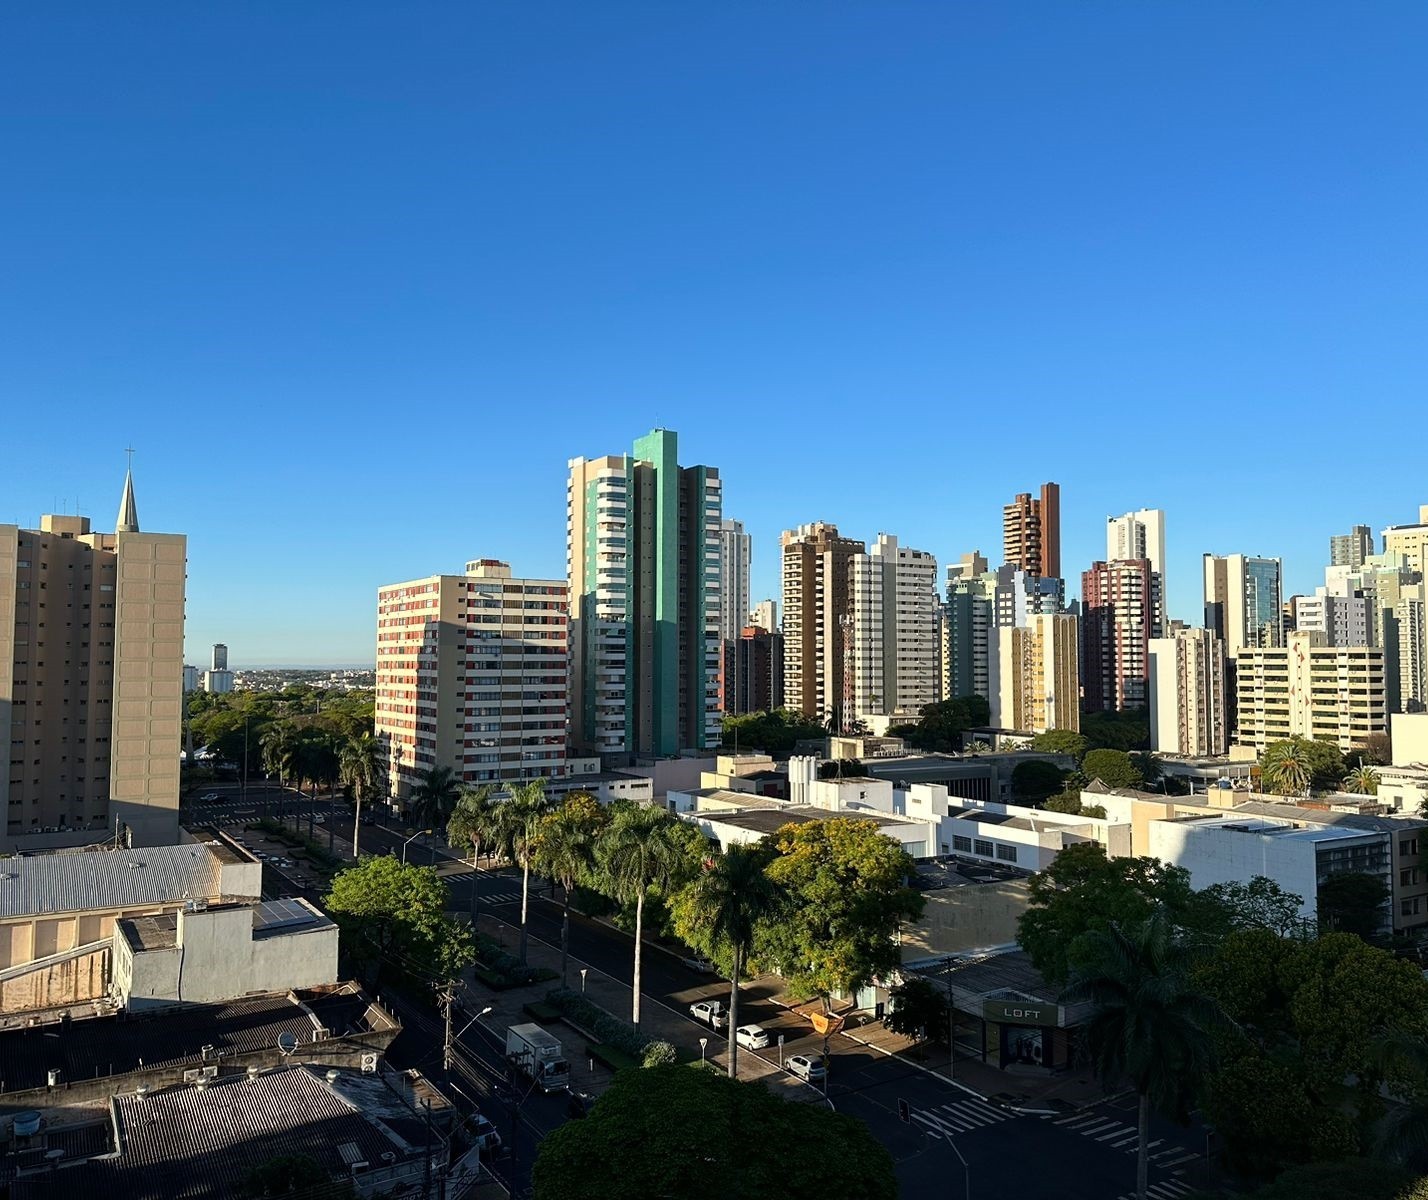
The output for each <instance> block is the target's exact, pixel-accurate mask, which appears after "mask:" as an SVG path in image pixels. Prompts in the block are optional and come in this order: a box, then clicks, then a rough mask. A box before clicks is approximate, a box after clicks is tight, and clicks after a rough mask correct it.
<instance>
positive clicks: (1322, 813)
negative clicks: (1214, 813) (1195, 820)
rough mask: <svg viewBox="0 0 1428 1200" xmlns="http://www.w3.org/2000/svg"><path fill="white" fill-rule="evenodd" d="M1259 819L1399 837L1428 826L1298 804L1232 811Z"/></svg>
mask: <svg viewBox="0 0 1428 1200" xmlns="http://www.w3.org/2000/svg"><path fill="white" fill-rule="evenodd" d="M1229 811H1230V813H1231V814H1234V813H1249V814H1252V815H1254V816H1260V817H1277V818H1279V819H1280V820H1284V821H1301V822H1304V823H1306V824H1311V825H1312V824H1319V825H1332V826H1339V825H1342V826H1343V827H1345V828H1346V829H1361V830H1367V831H1370V832H1374V833H1400V832H1407V831H1409V830H1414V829H1422V828H1424V827H1425V826H1428V820H1425V819H1424V818H1422V817H1415V816H1410V815H1407V814H1405V815H1404V816H1401V817H1394V816H1379V815H1376V814H1373V813H1346V812H1334V811H1333V810H1332V809H1324V808H1304V807H1302V806H1300V805H1297V804H1271V803H1266V802H1265V801H1263V800H1247V801H1246V802H1245V803H1244V804H1236V805H1235V806H1234V808H1232V809H1230V810H1229Z"/></svg>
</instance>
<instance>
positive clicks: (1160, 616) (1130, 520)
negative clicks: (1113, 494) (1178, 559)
mask: <svg viewBox="0 0 1428 1200" xmlns="http://www.w3.org/2000/svg"><path fill="white" fill-rule="evenodd" d="M1135 558H1143V559H1146V560H1147V561H1148V562H1149V563H1150V569H1151V570H1152V571H1154V572H1155V573H1156V575H1158V576H1159V579H1160V582H1159V583H1158V585H1157V586H1156V594H1157V596H1158V597H1159V600H1160V604H1159V608H1158V609H1157V611H1156V613H1155V614H1154V617H1153V619H1152V621H1151V637H1161V636H1162V635H1163V634H1164V632H1165V611H1164V610H1165V603H1166V592H1165V513H1164V512H1163V511H1162V510H1160V509H1158V508H1142V509H1140V510H1138V511H1136V512H1128V513H1126V514H1125V515H1124V516H1121V517H1107V518H1106V561H1107V562H1121V561H1125V560H1128V559H1135Z"/></svg>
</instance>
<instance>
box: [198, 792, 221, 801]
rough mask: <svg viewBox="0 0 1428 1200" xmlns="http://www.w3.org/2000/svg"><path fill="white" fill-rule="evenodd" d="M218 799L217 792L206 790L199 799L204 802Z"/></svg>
mask: <svg viewBox="0 0 1428 1200" xmlns="http://www.w3.org/2000/svg"><path fill="white" fill-rule="evenodd" d="M217 799H218V793H217V792H204V793H203V795H201V796H200V797H199V801H200V802H201V803H203V804H212V803H213V802H214V801H215V800H217Z"/></svg>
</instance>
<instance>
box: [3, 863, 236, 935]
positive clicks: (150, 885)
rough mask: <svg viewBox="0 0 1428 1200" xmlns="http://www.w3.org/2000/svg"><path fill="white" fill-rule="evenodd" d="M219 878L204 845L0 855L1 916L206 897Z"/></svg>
mask: <svg viewBox="0 0 1428 1200" xmlns="http://www.w3.org/2000/svg"><path fill="white" fill-rule="evenodd" d="M218 878H219V869H218V861H217V859H215V858H214V856H213V853H212V852H211V851H210V850H209V849H208V847H207V846H203V845H190V846H148V847H145V848H144V849H141V850H89V851H85V852H83V853H70V854H65V853H61V854H34V855H22V856H20V857H18V858H6V859H0V920H3V919H5V918H9V917H32V916H40V915H42V914H44V913H62V912H86V911H89V910H91V909H111V908H140V907H143V906H145V905H150V904H162V903H165V902H173V901H177V900H188V899H198V898H201V897H202V898H209V897H214V896H216V895H217V894H218Z"/></svg>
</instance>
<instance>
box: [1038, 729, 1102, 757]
mask: <svg viewBox="0 0 1428 1200" xmlns="http://www.w3.org/2000/svg"><path fill="white" fill-rule="evenodd" d="M1031 748H1032V749H1033V750H1040V751H1042V752H1043V753H1045V754H1069V755H1070V756H1071V757H1072V758H1074V759H1075V760H1076V761H1077V763H1079V762H1080V761H1081V760H1082V759H1083V758H1084V757H1085V756H1086V751H1087V750H1089V749H1090V748H1091V743H1090V742H1088V741H1087V740H1086V735H1085V734H1083V733H1077V732H1076V731H1075V730H1074V729H1048V730H1047V731H1046V732H1045V733H1038V734H1037V735H1036V736H1035V737H1034V738H1032V739H1031Z"/></svg>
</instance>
